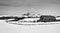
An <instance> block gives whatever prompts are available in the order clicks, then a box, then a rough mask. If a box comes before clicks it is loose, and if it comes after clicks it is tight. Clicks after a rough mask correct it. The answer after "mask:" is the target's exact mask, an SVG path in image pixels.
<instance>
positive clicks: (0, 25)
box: [0, 20, 60, 33]
mask: <svg viewBox="0 0 60 33" xmlns="http://www.w3.org/2000/svg"><path fill="white" fill-rule="evenodd" d="M59 32H60V24H53V25H15V24H9V23H6V22H4V21H2V20H0V33H59Z"/></svg>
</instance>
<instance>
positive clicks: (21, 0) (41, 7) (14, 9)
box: [0, 0, 60, 15]
mask: <svg viewBox="0 0 60 33" xmlns="http://www.w3.org/2000/svg"><path fill="white" fill-rule="evenodd" d="M0 10H1V11H0V12H1V14H21V13H26V12H30V13H41V14H51V15H52V14H53V15H59V13H60V0H0Z"/></svg>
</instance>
